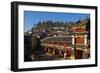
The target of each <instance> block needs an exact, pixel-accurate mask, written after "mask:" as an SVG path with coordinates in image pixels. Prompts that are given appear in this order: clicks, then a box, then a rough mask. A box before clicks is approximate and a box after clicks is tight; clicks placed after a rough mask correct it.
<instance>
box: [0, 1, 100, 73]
mask: <svg viewBox="0 0 100 73" xmlns="http://www.w3.org/2000/svg"><path fill="white" fill-rule="evenodd" d="M11 1H14V0H1V1H0V73H11V71H10V70H9V69H10V53H11V52H10V51H11V50H10V45H11V44H10V29H11V27H10V21H11V20H10V19H11V15H10V8H11V7H10V2H11ZM16 1H18V0H16ZM20 1H34V2H46V3H61V4H78V5H94V6H98V11H99V12H98V13H100V10H99V9H100V5H99V4H100V0H20ZM98 16H100V14H98ZM99 18H100V17H98V19H99ZM98 21H99V20H98ZM99 23H100V21H99V22H98V24H99ZM98 27H100V25H98ZM98 29H99V30H98V31H100V28H98ZM98 35H99V36H98V37H100V34H98ZM98 40H100V38H99V39H98ZM98 43H100V42H98ZM99 48H100V46H99ZM99 48H98V51H99V52H100V50H99ZM98 55H100V53H99V54H98ZM99 60H100V58H99ZM99 64H100V63H99ZM99 68H100V66H98V67H91V68H74V69H60V70H44V71H35V72H36V73H40V72H41V73H44V72H48V73H51V72H52V73H55V72H58V73H61V72H63V73H66V72H67V73H68V72H69V73H80V72H81V73H87V72H88V73H89V72H90V73H91V72H93V73H94V72H95V73H98V72H100V70H99ZM30 73H32V71H30Z"/></svg>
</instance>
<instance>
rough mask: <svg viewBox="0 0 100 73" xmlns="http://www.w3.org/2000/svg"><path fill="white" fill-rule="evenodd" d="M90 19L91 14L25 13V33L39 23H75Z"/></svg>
mask: <svg viewBox="0 0 100 73" xmlns="http://www.w3.org/2000/svg"><path fill="white" fill-rule="evenodd" d="M86 17H88V18H90V14H84V13H61V12H40V11H38V12H37V11H24V31H25V32H26V31H28V30H30V29H31V28H32V27H34V24H36V23H38V22H39V21H41V22H42V21H47V20H52V21H63V22H66V21H67V22H75V21H78V20H79V19H85V18H86Z"/></svg>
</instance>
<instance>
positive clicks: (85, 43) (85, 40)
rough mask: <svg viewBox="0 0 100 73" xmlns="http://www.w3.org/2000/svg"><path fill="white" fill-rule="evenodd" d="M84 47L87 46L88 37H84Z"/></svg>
mask: <svg viewBox="0 0 100 73" xmlns="http://www.w3.org/2000/svg"><path fill="white" fill-rule="evenodd" d="M84 45H87V35H84Z"/></svg>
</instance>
